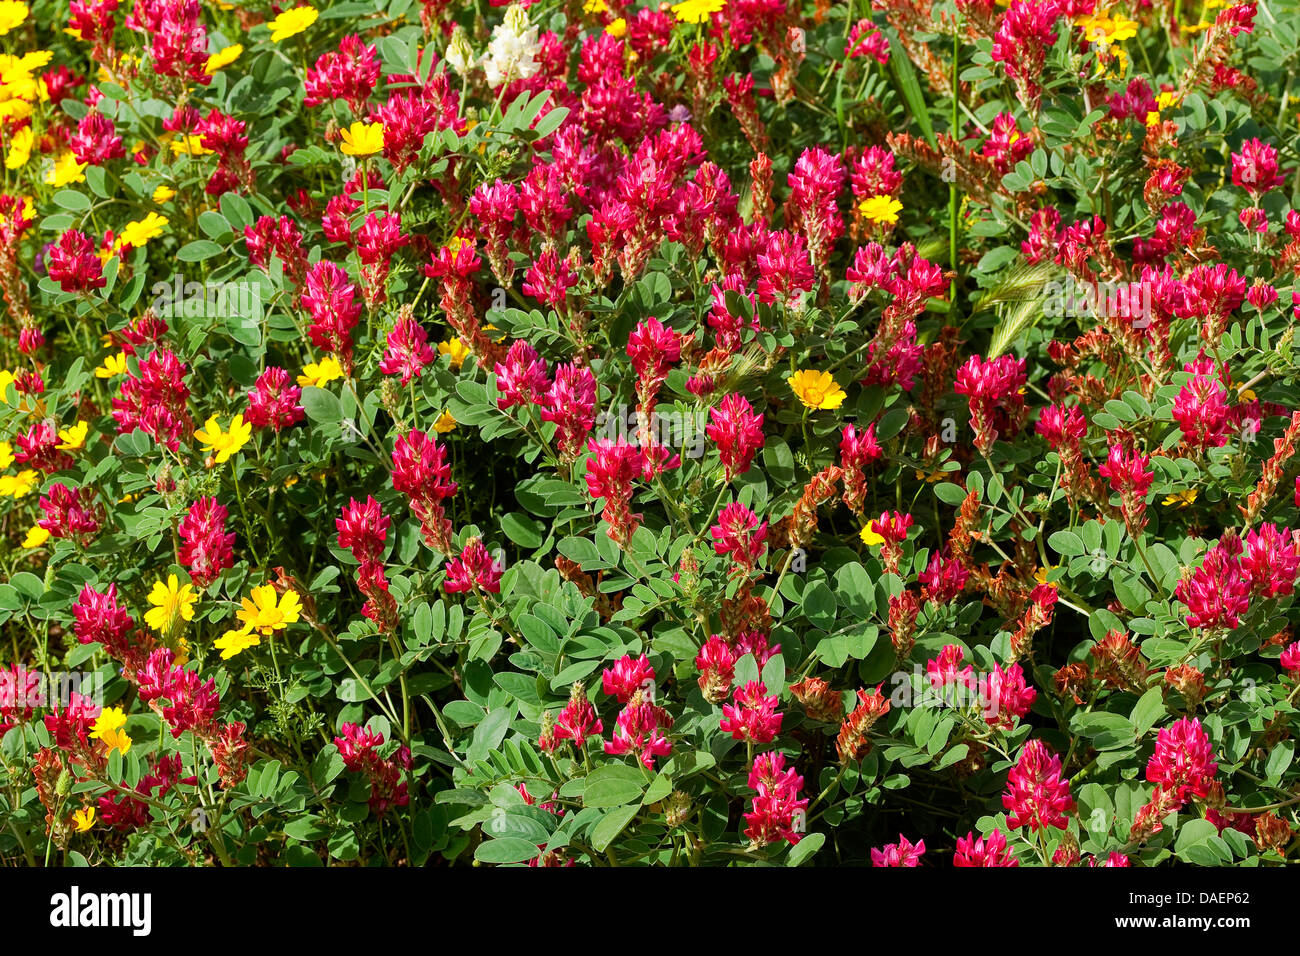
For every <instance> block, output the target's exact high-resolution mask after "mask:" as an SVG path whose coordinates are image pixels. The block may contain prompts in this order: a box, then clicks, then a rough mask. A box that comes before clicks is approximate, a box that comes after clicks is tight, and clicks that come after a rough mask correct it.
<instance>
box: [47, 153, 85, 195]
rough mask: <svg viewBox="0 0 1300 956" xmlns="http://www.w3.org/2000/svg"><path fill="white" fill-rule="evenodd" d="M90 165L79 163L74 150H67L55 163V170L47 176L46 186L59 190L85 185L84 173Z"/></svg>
mask: <svg viewBox="0 0 1300 956" xmlns="http://www.w3.org/2000/svg"><path fill="white" fill-rule="evenodd" d="M88 165H89V164H88V163H79V162H77V157H76V156H74V155H73V154H72V150H66V151H64V152H62V153H60V154H59V156H58V158H57V159H56V160H55V161H54V168H53V169H51V170H50V171H49V172H48V173H46V174H45V185H47V186H54V187H55V188H58V187H61V186H67V185H69V184H71V183H84V182H85V181H86V177H85V176H83V175H82V173H84V172H85V171H86V167H87V166H88Z"/></svg>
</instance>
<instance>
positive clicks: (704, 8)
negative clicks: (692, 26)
mask: <svg viewBox="0 0 1300 956" xmlns="http://www.w3.org/2000/svg"><path fill="white" fill-rule="evenodd" d="M726 5H727V0H682V2H681V3H677V4H674V5H673V6H672V8H671V9H672V11H673V16H675V17H676V18H677V22H678V23H705V22H707V21H708V19H709V17H710V16H711V15H712V14H715V13H719V12H720V11H721V10H722V8H723V7H725V6H726Z"/></svg>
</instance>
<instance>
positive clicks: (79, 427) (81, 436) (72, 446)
mask: <svg viewBox="0 0 1300 956" xmlns="http://www.w3.org/2000/svg"><path fill="white" fill-rule="evenodd" d="M89 429H90V423H89V422H83V421H78V422H77V424H75V425H73V426H72V427H71V428H61V429H59V438H61V439H63V440H62V442H60V443H59V444H58V445H56V446H55V447H57V448H58V449H59V450H60V451H76V450H77V449H78V448H80V447H81V446H82V445H84V444H86V432H87V431H89Z"/></svg>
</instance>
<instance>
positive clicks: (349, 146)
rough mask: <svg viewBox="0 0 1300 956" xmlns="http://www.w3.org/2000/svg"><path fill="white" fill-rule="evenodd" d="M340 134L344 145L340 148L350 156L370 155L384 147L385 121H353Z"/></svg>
mask: <svg viewBox="0 0 1300 956" xmlns="http://www.w3.org/2000/svg"><path fill="white" fill-rule="evenodd" d="M340 135H341V136H342V138H343V145H342V146H340V147H339V149H341V150H343V152H344V154H346V155H348V156H369V155H371V154H372V153H378V152H380V151H382V150H383V148H384V124H383V123H360V122H358V123H353V124H352V125H351V126H349V127H348V128H347V129H345V130H343V131H342V132H341V133H340Z"/></svg>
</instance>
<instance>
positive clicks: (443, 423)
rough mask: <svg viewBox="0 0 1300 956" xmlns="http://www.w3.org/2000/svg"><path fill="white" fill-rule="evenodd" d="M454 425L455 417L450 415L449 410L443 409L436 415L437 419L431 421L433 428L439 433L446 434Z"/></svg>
mask: <svg viewBox="0 0 1300 956" xmlns="http://www.w3.org/2000/svg"><path fill="white" fill-rule="evenodd" d="M455 427H456V419H454V418H452V417H451V412H447V411H444V412H443V413H442V414H441V415H439V416H438V420H437V421H436V422H434V423H433V430H434V431H436V432H438V433H439V434H441V435H445V434H447V432H449V431H452V430H453V429H454V428H455Z"/></svg>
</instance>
